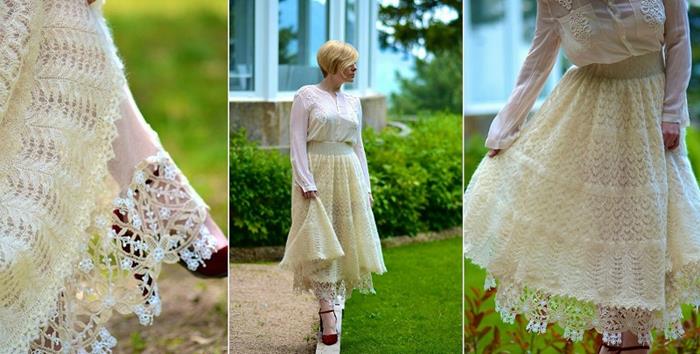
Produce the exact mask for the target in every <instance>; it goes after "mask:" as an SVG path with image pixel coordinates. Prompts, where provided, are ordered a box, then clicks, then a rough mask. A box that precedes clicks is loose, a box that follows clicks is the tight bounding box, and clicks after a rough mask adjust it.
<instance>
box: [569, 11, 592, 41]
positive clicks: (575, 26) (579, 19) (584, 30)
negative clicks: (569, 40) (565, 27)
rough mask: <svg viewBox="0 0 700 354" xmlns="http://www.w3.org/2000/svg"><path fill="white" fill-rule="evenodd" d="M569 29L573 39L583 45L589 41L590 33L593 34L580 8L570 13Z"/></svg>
mask: <svg viewBox="0 0 700 354" xmlns="http://www.w3.org/2000/svg"><path fill="white" fill-rule="evenodd" d="M569 29H570V30H571V34H572V35H573V37H574V38H575V39H576V40H577V41H579V42H581V43H584V44H585V43H588V41H589V40H590V39H591V33H592V32H593V31H592V29H591V23H590V21H589V20H588V18H587V17H586V16H585V15H584V13H583V11H582V10H581V8H579V9H576V10H574V11H572V12H571V15H570V17H569Z"/></svg>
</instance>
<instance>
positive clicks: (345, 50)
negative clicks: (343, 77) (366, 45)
mask: <svg viewBox="0 0 700 354" xmlns="http://www.w3.org/2000/svg"><path fill="white" fill-rule="evenodd" d="M359 56H360V55H359V54H358V53H357V49H355V48H354V47H353V46H351V45H349V44H347V43H344V42H341V41H336V40H330V41H328V42H326V43H324V44H323V45H322V46H321V48H319V49H318V53H316V61H317V62H318V66H319V67H320V68H321V72H322V73H323V77H326V76H328V74H331V75H332V74H335V73H337V72H338V71H342V70H345V68H347V67H349V66H351V65H352V64H354V63H355V62H357V58H358V57H359Z"/></svg>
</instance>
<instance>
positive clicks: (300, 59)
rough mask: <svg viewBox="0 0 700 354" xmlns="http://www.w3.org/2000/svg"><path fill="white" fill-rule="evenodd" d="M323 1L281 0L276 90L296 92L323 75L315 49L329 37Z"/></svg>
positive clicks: (326, 14)
mask: <svg viewBox="0 0 700 354" xmlns="http://www.w3.org/2000/svg"><path fill="white" fill-rule="evenodd" d="M328 13H329V11H328V4H327V3H326V1H325V0H280V2H279V20H278V21H279V56H278V62H279V84H278V85H279V88H278V89H279V91H296V90H297V89H298V88H299V87H301V86H303V85H307V84H313V83H316V82H318V81H320V80H321V79H322V78H323V75H322V74H321V70H320V69H319V68H318V64H317V63H316V51H318V48H320V47H321V45H322V44H323V43H325V42H326V41H327V40H328Z"/></svg>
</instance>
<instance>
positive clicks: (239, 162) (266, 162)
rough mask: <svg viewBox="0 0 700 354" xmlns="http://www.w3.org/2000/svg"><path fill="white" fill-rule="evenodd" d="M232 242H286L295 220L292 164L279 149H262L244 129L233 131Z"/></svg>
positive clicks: (275, 243)
mask: <svg viewBox="0 0 700 354" xmlns="http://www.w3.org/2000/svg"><path fill="white" fill-rule="evenodd" d="M230 159H231V164H230V165H229V169H230V176H231V177H230V185H231V186H230V196H231V197H230V199H229V200H230V203H231V208H230V210H231V211H230V222H229V224H230V242H231V244H233V245H235V246H237V247H241V246H266V245H283V244H284V242H285V240H286V239H287V233H288V232H289V226H290V224H291V213H290V211H291V210H290V206H291V195H290V192H291V180H292V172H291V164H290V163H289V158H288V157H287V156H285V155H282V154H280V153H279V152H278V151H276V150H262V149H260V148H258V146H257V144H255V143H253V142H250V141H248V140H247V138H246V134H245V131H244V130H241V131H238V132H234V133H232V134H231V157H230Z"/></svg>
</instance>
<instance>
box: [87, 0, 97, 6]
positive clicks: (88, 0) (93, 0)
mask: <svg viewBox="0 0 700 354" xmlns="http://www.w3.org/2000/svg"><path fill="white" fill-rule="evenodd" d="M93 2H95V0H87V4H88V5H92V3H93Z"/></svg>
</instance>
